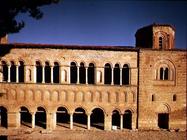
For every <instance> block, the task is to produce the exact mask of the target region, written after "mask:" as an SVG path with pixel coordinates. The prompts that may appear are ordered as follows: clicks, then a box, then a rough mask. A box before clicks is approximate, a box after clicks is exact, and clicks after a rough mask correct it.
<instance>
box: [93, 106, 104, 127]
mask: <svg viewBox="0 0 187 140" xmlns="http://www.w3.org/2000/svg"><path fill="white" fill-rule="evenodd" d="M91 126H92V127H95V128H98V129H102V130H104V112H103V110H102V109H100V108H95V109H93V110H92V113H91Z"/></svg>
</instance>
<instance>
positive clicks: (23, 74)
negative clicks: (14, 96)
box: [18, 61, 25, 82]
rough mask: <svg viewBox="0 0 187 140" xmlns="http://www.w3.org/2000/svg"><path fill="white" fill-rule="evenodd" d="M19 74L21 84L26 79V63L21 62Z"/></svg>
mask: <svg viewBox="0 0 187 140" xmlns="http://www.w3.org/2000/svg"><path fill="white" fill-rule="evenodd" d="M18 71H19V72H18V73H19V82H24V77H25V73H24V62H23V61H20V62H19V68H18Z"/></svg>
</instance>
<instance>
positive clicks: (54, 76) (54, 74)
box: [53, 62, 60, 83]
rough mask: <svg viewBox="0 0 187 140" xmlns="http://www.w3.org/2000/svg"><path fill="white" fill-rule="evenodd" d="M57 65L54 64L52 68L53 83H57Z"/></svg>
mask: <svg viewBox="0 0 187 140" xmlns="http://www.w3.org/2000/svg"><path fill="white" fill-rule="evenodd" d="M59 77H60V75H59V64H58V63H57V62H55V63H54V67H53V82H54V83H59Z"/></svg>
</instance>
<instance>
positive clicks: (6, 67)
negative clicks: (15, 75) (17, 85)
mask: <svg viewBox="0 0 187 140" xmlns="http://www.w3.org/2000/svg"><path fill="white" fill-rule="evenodd" d="M2 65H3V81H6V82H7V81H8V66H7V64H6V62H5V61H2Z"/></svg>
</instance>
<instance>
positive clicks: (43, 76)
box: [42, 66, 45, 83]
mask: <svg viewBox="0 0 187 140" xmlns="http://www.w3.org/2000/svg"><path fill="white" fill-rule="evenodd" d="M42 83H45V66H42Z"/></svg>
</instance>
